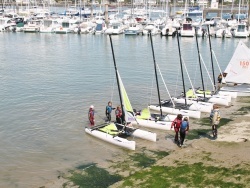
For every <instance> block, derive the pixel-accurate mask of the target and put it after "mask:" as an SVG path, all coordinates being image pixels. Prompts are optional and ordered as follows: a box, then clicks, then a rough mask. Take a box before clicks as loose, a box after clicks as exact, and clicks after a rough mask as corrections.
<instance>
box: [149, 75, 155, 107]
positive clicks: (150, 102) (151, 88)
mask: <svg viewBox="0 0 250 188" xmlns="http://www.w3.org/2000/svg"><path fill="white" fill-rule="evenodd" d="M153 90H154V71H152V79H151V87H150V91H151V93H150V98H149V104H152V101H151V99H152V97H153Z"/></svg>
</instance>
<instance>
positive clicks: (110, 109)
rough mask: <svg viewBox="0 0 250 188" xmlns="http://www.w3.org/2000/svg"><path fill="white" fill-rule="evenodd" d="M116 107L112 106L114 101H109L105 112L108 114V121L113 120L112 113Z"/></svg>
mask: <svg viewBox="0 0 250 188" xmlns="http://www.w3.org/2000/svg"><path fill="white" fill-rule="evenodd" d="M114 109H115V108H113V107H112V102H111V101H109V102H108V105H107V106H106V110H105V114H106V117H107V121H108V122H110V121H111V113H112V110H114Z"/></svg>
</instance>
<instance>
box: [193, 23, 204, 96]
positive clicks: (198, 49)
mask: <svg viewBox="0 0 250 188" xmlns="http://www.w3.org/2000/svg"><path fill="white" fill-rule="evenodd" d="M195 38H196V45H197V51H198V58H199V65H200V72H201V83H202V89H203V91H204V93H203V94H204V99H205V97H206V96H205V95H206V94H205V87H204V81H203V74H202V68H201V56H200V48H199V44H198V38H197V27H195Z"/></svg>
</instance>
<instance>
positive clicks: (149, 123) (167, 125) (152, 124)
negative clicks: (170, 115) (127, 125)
mask: <svg viewBox="0 0 250 188" xmlns="http://www.w3.org/2000/svg"><path fill="white" fill-rule="evenodd" d="M175 117H176V116H175ZM131 123H132V125H138V126H142V127H147V128H152V129H161V130H170V129H171V124H172V122H171V121H154V120H144V119H137V121H133V122H131Z"/></svg>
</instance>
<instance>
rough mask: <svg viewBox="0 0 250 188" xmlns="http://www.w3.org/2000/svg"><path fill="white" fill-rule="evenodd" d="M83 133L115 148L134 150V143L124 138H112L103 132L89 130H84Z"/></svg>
mask: <svg viewBox="0 0 250 188" xmlns="http://www.w3.org/2000/svg"><path fill="white" fill-rule="evenodd" d="M85 132H86V133H88V134H90V135H91V136H94V137H96V138H99V139H101V140H104V141H106V142H108V143H111V144H114V145H116V146H120V147H123V148H126V149H129V150H135V141H130V140H127V139H125V138H121V137H119V136H112V135H110V134H107V133H105V132H102V131H98V130H92V129H90V128H85Z"/></svg>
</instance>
